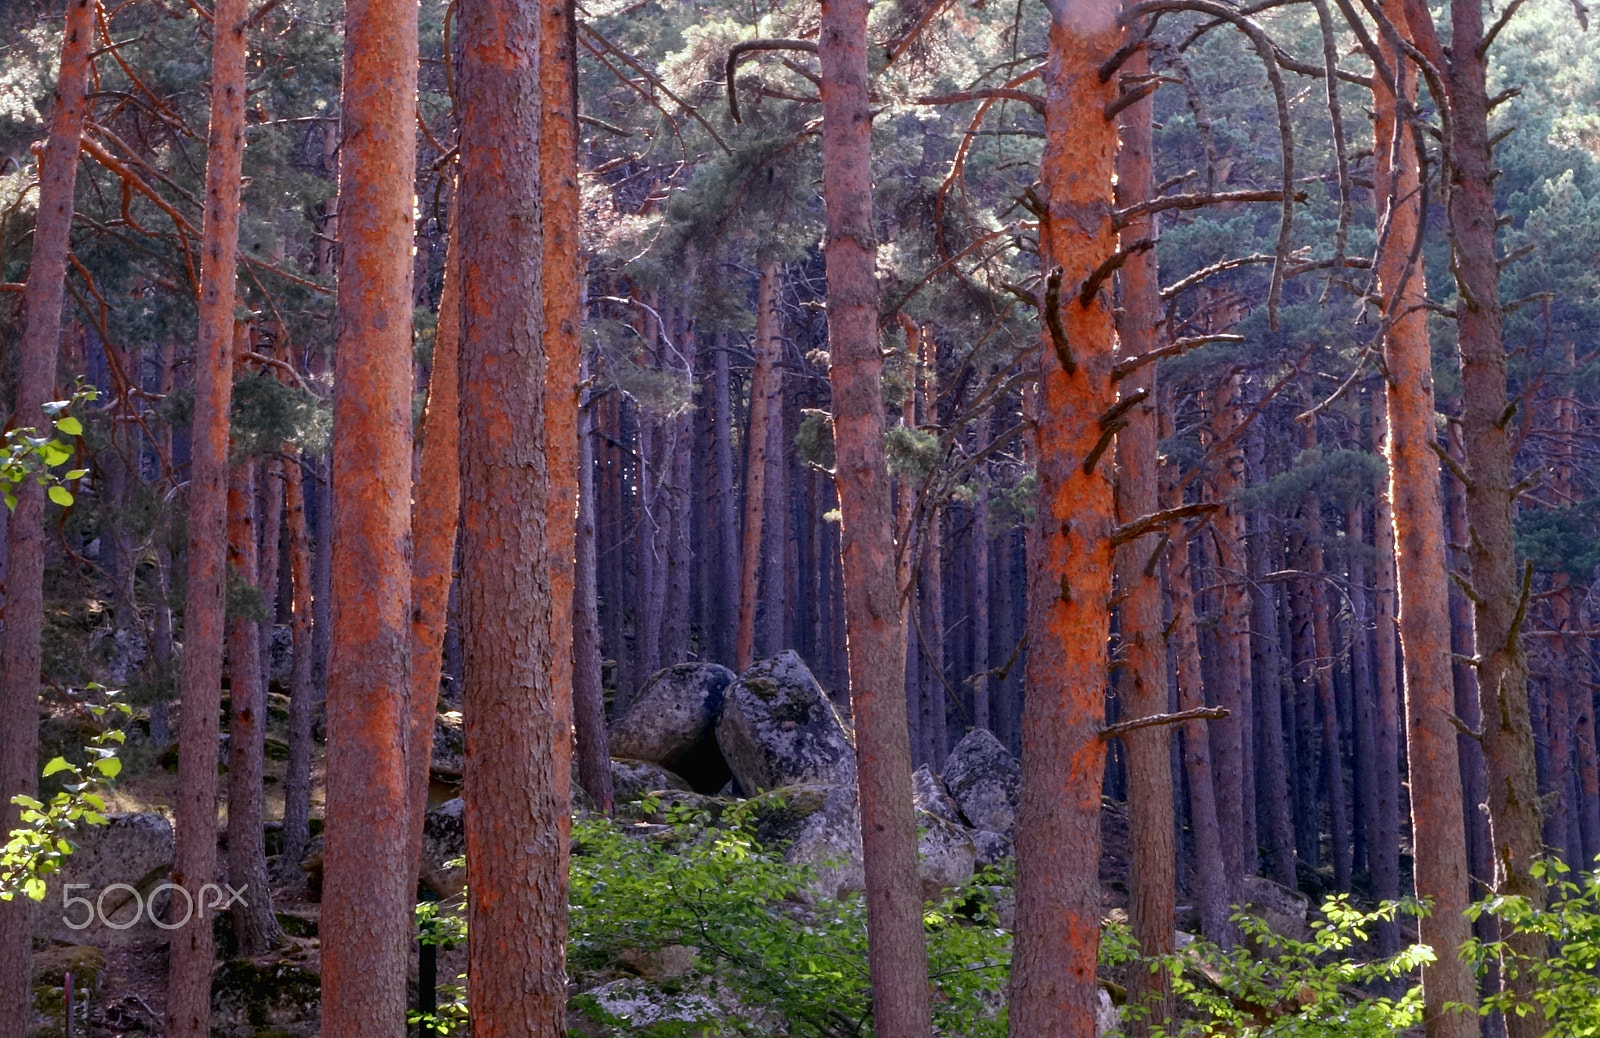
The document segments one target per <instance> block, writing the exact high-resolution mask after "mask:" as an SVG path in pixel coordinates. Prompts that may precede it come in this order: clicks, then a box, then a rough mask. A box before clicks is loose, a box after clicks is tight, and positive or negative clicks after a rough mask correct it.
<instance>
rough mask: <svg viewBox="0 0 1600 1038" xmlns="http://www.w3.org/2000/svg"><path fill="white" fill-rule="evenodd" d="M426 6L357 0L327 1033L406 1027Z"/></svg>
mask: <svg viewBox="0 0 1600 1038" xmlns="http://www.w3.org/2000/svg"><path fill="white" fill-rule="evenodd" d="M416 77H417V5H416V3H415V0H352V2H349V3H347V4H346V5H345V40H344V79H343V96H342V99H341V120H342V124H341V130H342V133H343V144H342V145H341V149H340V164H339V239H340V249H339V252H340V255H339V286H338V297H337V303H338V322H337V325H336V334H337V347H336V354H335V357H334V375H335V378H334V398H333V436H334V442H336V443H339V444H341V445H342V446H341V447H340V449H339V450H337V451H335V452H334V453H333V456H332V494H333V515H332V517H331V518H332V529H331V531H330V533H331V535H332V552H333V554H332V559H331V569H330V572H331V577H332V584H333V592H334V593H333V596H332V601H331V602H330V606H331V610H330V618H329V622H330V635H331V637H330V644H329V658H328V700H327V709H328V780H327V825H328V830H327V831H328V836H327V849H326V851H325V853H324V859H323V860H324V875H325V877H326V878H325V880H324V884H323V898H322V1026H323V1029H324V1030H326V1031H328V1033H330V1034H338V1035H343V1036H348V1038H399V1036H400V1035H403V1034H404V1033H405V1002H406V999H405V992H406V964H407V959H408V952H409V949H410V937H411V929H412V926H411V916H412V908H413V904H412V901H413V897H414V891H415V887H414V875H413V872H412V868H411V862H410V860H409V858H408V855H407V851H408V849H409V840H408V837H409V832H410V829H409V825H408V820H409V818H410V815H411V805H412V801H411V774H412V771H411V767H410V758H409V754H410V753H411V752H412V748H411V746H410V743H411V724H412V713H413V711H412V695H411V507H410V501H411V467H412V429H411V392H412V370H411V356H412V355H411V313H412V297H411V275H412V264H411V250H412V244H413V241H414V239H415V235H414V232H413V226H412V197H413V192H414V188H413V186H412V184H413V176H414V172H415V166H416V147H415V135H416V112H415V92H416V81H417V80H416Z"/></svg>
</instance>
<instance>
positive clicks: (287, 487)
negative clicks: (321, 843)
mask: <svg viewBox="0 0 1600 1038" xmlns="http://www.w3.org/2000/svg"><path fill="white" fill-rule="evenodd" d="M284 522H285V525H286V526H287V527H288V534H289V537H288V541H289V544H288V547H289V573H290V581H291V582H292V584H293V587H294V614H293V617H292V619H291V620H290V630H291V632H292V633H293V636H294V663H293V670H292V671H291V672H290V676H289V761H288V765H287V767H286V768H285V771H284V777H283V853H282V855H281V856H280V857H279V862H280V871H281V872H282V873H283V874H284V875H286V876H290V877H294V876H297V875H298V874H299V865H300V859H301V858H303V857H305V853H306V847H307V846H308V845H309V844H310V842H311V749H312V747H311V729H312V725H313V723H314V722H315V720H316V691H315V687H314V684H313V682H312V674H311V663H312V660H311V612H312V594H313V593H312V589H311V543H310V540H309V538H308V537H307V534H306V510H305V482H304V474H303V473H302V472H301V468H300V462H298V461H296V462H294V463H292V464H288V465H285V466H284Z"/></svg>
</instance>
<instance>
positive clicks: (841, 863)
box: [756, 783, 977, 900]
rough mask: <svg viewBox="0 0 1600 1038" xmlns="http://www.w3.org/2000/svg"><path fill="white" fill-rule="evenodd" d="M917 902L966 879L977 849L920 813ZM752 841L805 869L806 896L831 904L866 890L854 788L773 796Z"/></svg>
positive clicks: (967, 834)
mask: <svg viewBox="0 0 1600 1038" xmlns="http://www.w3.org/2000/svg"><path fill="white" fill-rule="evenodd" d="M916 820H917V829H918V833H919V835H918V840H917V850H918V852H919V857H920V860H919V862H918V869H917V874H918V877H919V878H920V879H921V881H922V892H923V896H924V897H927V898H932V897H936V896H938V894H939V893H940V892H941V891H944V890H948V889H950V888H951V887H956V886H960V885H961V884H963V883H965V882H966V881H967V880H969V879H971V878H972V873H973V868H974V865H975V864H976V861H977V848H976V846H975V844H974V842H973V839H972V836H973V834H972V832H971V830H969V829H966V828H965V827H963V826H960V825H957V824H955V823H953V822H950V821H947V820H945V819H943V818H940V817H938V816H936V815H931V814H929V813H928V812H926V811H921V810H919V811H917V812H916ZM756 839H757V840H759V841H760V842H761V843H763V844H767V845H782V846H783V848H784V852H783V857H784V860H785V861H787V862H789V863H791V864H795V865H806V866H809V867H810V868H811V870H812V872H813V874H814V876H815V878H814V879H813V881H812V882H811V883H810V884H809V885H808V886H807V888H806V891H805V892H806V893H807V894H809V895H810V896H812V897H816V898H833V899H835V900H837V899H840V898H844V897H848V896H850V895H851V894H856V893H860V892H861V891H863V890H865V889H866V872H865V871H864V869H863V867H862V860H861V813H860V810H859V809H858V808H857V805H856V790H855V787H854V786H826V785H819V784H815V783H813V784H808V785H800V786H789V787H786V788H784V789H778V790H774V791H773V794H772V797H771V799H770V800H769V801H768V802H767V803H766V804H764V805H763V806H762V807H760V808H759V809H758V811H757V815H756Z"/></svg>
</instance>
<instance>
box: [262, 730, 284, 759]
mask: <svg viewBox="0 0 1600 1038" xmlns="http://www.w3.org/2000/svg"><path fill="white" fill-rule="evenodd" d="M266 749H267V759H268V760H288V759H289V744H288V743H286V742H284V741H283V740H282V739H277V738H274V737H272V736H270V735H269V736H267V737H266Z"/></svg>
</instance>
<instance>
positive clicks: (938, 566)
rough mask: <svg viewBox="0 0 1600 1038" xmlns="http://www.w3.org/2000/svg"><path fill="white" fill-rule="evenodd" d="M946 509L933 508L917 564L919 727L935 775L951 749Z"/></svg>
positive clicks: (926, 760)
mask: <svg viewBox="0 0 1600 1038" xmlns="http://www.w3.org/2000/svg"><path fill="white" fill-rule="evenodd" d="M942 512H943V509H938V508H936V509H932V510H931V511H930V512H929V514H928V528H927V532H926V535H925V536H926V538H927V540H926V541H925V542H924V543H923V546H922V552H921V554H922V559H921V561H920V562H918V564H917V569H918V577H917V585H918V590H919V591H920V592H921V594H919V595H918V596H917V602H918V607H919V608H920V609H921V613H920V615H919V616H918V618H917V624H918V630H919V631H920V632H921V633H920V636H919V637H918V638H917V642H918V643H919V645H918V651H917V664H918V674H919V677H920V680H921V683H922V692H921V699H920V702H921V706H922V719H921V722H920V723H919V724H918V726H917V728H918V731H919V733H920V734H921V736H922V760H923V763H925V764H927V765H928V767H930V768H932V769H933V770H934V771H935V772H942V771H943V770H944V758H945V753H946V752H947V751H948V749H949V745H950V744H949V734H948V730H947V728H946V724H945V722H946V714H947V707H946V705H945V691H944V680H945V679H944V675H945V644H944V567H943V565H942V564H943V561H944V560H943V558H942V552H941V550H940V544H939V541H940V540H941V537H940V534H941V532H942V531H943V526H944V523H943V521H942V519H943V516H942Z"/></svg>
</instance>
